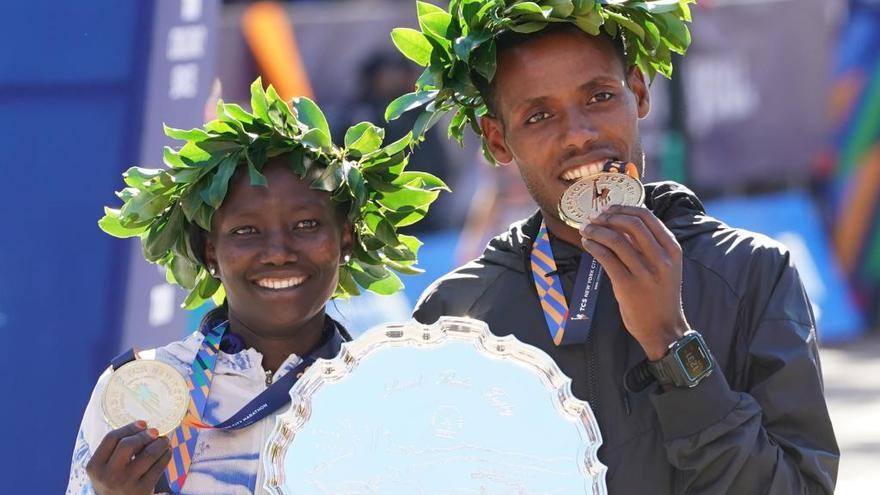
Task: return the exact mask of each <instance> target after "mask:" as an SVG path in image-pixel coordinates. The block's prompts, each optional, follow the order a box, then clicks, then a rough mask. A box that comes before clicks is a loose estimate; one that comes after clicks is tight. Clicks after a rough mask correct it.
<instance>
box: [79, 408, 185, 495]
mask: <svg viewBox="0 0 880 495" xmlns="http://www.w3.org/2000/svg"><path fill="white" fill-rule="evenodd" d="M170 460H171V447H170V443H169V441H168V438H166V437H160V436H159V432H158V431H156V429H155V428H147V425H146V423H144V422H143V421H135V422H134V423H131V424H128V425H125V426H123V427H122V428H119V429H117V430H113V431H111V432H110V433H108V434H107V436H105V437H104V439H103V440H101V444H100V445H98V448H97V449H95V453H94V454H93V455H92V459H91V460H90V461H89V463H88V465H87V466H86V473H88V475H89V478H91V480H92V488H94V490H95V493H97V494H98V495H114V494H120V495H123V494H124V495H140V494H146V495H149V494H152V493H153V487H155V486H156V482H158V481H159V477H160V476H162V472H163V471H165V468H166V467H167V466H168V462H169V461H170Z"/></svg>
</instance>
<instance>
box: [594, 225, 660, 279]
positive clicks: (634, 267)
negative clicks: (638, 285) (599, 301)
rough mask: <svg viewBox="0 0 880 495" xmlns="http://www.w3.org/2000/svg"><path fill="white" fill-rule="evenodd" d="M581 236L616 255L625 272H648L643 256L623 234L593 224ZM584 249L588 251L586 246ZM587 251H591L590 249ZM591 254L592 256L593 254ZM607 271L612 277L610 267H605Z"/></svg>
mask: <svg viewBox="0 0 880 495" xmlns="http://www.w3.org/2000/svg"><path fill="white" fill-rule="evenodd" d="M581 235H582V236H583V239H585V240H590V241H593V242H595V243H597V244H601V245H602V247H604V248H605V249H607V250H609V251H611V252H612V253H613V254H614V255H615V258H616V259H619V260H620V261H621V262H622V264H623V265H624V267H625V270H627V271H628V272H630V273H633V274H641V273H643V272H646V271H647V267H646V266H645V262H644V260H643V259H642V256H641V255H640V254H639V253H638V251H636V248H635V246H633V243H632V242H631V241H630V240H628V239H627V238H626V236H625V235H624V233H623V232H617V231H615V230H612V229H611V228H609V227H606V226H603V225H600V224H596V223H591V224H589V225H586V226H585V227H584V228H583V229H582V230H581ZM584 248H585V249H587V246H586V245H584ZM587 250H588V251H589V249H587ZM590 254H592V252H591V253H590ZM603 254H604V253H603ZM594 256H595V255H594ZM606 256H607V255H606ZM597 259H598V258H597ZM599 262H600V263H602V260H599ZM602 265H603V266H604V263H602ZM605 271H607V272H608V274H609V275H611V270H609V268H608V267H605Z"/></svg>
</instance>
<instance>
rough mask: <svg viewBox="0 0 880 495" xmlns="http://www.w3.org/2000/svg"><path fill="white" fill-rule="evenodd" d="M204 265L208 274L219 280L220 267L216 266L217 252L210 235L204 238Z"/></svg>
mask: <svg viewBox="0 0 880 495" xmlns="http://www.w3.org/2000/svg"><path fill="white" fill-rule="evenodd" d="M205 265H206V267H207V268H208V273H210V274H211V276H212V277H214V278H220V276H219V275H220V265H218V264H217V250H216V249H215V248H214V241H212V240H211V236H210V235H206V236H205Z"/></svg>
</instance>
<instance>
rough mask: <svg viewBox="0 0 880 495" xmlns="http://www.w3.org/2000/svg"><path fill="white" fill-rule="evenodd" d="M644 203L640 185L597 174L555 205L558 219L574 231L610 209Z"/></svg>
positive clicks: (580, 182) (620, 176)
mask: <svg viewBox="0 0 880 495" xmlns="http://www.w3.org/2000/svg"><path fill="white" fill-rule="evenodd" d="M610 163H612V162H610ZM607 168H608V165H606V169H607ZM644 200H645V189H644V187H642V183H641V181H639V180H638V179H636V178H634V177H632V176H631V175H630V174H628V173H620V172H599V173H597V174H593V175H590V176H588V177H584V178H582V179H580V180H578V181H577V182H575V183H574V184H572V185H571V186H569V188H568V189H566V190H565V193H563V194H562V200H560V202H559V218H560V219H561V220H562V221H563V222H565V223H567V224H568V225H570V226H572V227H574V228H576V229H577V228H580V226H581V225H583V224H584V223H587V222H589V221H590V220H592V219H594V218H596V217H597V216H598V215H599V214H600V213H602V212H603V211H605V210H607V209H608V208H610V207H611V206H613V205H624V206H640V205H641V204H642V202H643V201H644Z"/></svg>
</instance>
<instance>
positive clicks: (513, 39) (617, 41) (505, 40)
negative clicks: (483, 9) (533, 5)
mask: <svg viewBox="0 0 880 495" xmlns="http://www.w3.org/2000/svg"><path fill="white" fill-rule="evenodd" d="M567 32H570V33H579V34H581V35H583V36H591V35H590V34H588V33H586V32H584V31H583V30H582V29H581V28H579V27H577V26H575V25H574V24H572V23H570V22H559V23H555V24H551V25H550V26H547V27H546V28H544V29H542V30H540V31H538V32H535V33H517V32H515V31H505V32H503V33H501V34H500V35H498V37H497V38H495V60H496V62H497V61H499V60H501V55H502V54H503V53H504V52H506V51H508V50H511V49H513V48H516V47H517V46H520V45H523V44H525V43H526V42H529V41H534V40H536V39H538V38H541V37H543V36H547V35H550V34H555V33H567ZM597 36H598V37H603V38H605V39H607V40H609V41H610V42H611V45H612V46H613V47H614V51H615V53H616V54H617V57H618V59H619V60H620V64H621V66H622V67H623V70H624V73H625V72H626V71H627V70H628V69H629V66H630V65H631V64H630V63H629V61H628V60H627V56H626V48H625V47H624V45H623V39H622V38H621V37H620V36H616V37H611V36H610V35H609V34H607V33H605V32H604V31H602V32H601V33H599V34H598V35H597ZM496 80H497V78H493V79H492V81H487V80H486V78H485V77H483V76H482V75H480V74H478V73H477V72H476V71H471V81H472V82H473V83H474V86H476V88H477V91H479V92H480V96H482V97H483V101H484V102H486V108H487V109H488V111H489V115H492V116H496V115H497V113H496V109H497V108H498V106H497V103H498V102H496V101H495V81H496Z"/></svg>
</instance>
